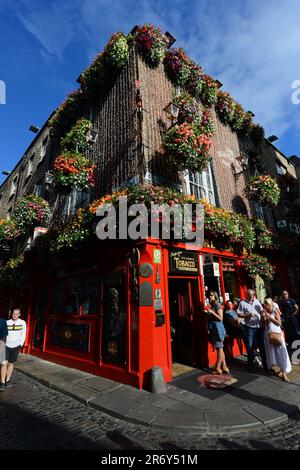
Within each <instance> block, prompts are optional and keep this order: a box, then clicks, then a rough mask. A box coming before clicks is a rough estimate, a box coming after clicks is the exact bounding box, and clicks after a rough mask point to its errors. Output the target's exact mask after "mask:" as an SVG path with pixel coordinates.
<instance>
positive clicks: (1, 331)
mask: <svg viewBox="0 0 300 470" xmlns="http://www.w3.org/2000/svg"><path fill="white" fill-rule="evenodd" d="M7 335H8V330H7V324H6V320H5V319H4V318H0V367H1V384H0V391H3V390H5V375H6V366H5V364H6V347H5V343H6V337H7ZM4 374H5V375H4ZM2 378H3V382H4V386H2Z"/></svg>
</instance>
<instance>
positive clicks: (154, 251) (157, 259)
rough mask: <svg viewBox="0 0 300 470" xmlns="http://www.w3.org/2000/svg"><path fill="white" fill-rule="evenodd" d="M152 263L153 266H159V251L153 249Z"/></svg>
mask: <svg viewBox="0 0 300 470" xmlns="http://www.w3.org/2000/svg"><path fill="white" fill-rule="evenodd" d="M153 261H154V263H155V264H161V251H160V250H157V249H154V250H153Z"/></svg>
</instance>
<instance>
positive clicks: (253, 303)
mask: <svg viewBox="0 0 300 470" xmlns="http://www.w3.org/2000/svg"><path fill="white" fill-rule="evenodd" d="M262 310H263V308H262V305H261V303H260V302H259V300H257V299H256V298H255V292H254V291H253V290H252V289H248V290H247V297H246V299H244V300H241V302H240V303H239V306H238V310H237V313H238V316H239V317H240V318H242V319H243V320H244V323H245V330H244V334H245V345H246V349H247V356H248V371H249V372H253V366H254V359H255V355H256V353H255V350H256V348H257V347H258V348H259V353H260V357H261V360H262V365H263V367H264V369H265V370H268V367H267V363H266V355H265V346H264V331H263V329H262V328H261V312H262Z"/></svg>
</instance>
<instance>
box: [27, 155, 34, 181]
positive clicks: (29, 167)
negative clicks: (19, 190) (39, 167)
mask: <svg viewBox="0 0 300 470" xmlns="http://www.w3.org/2000/svg"><path fill="white" fill-rule="evenodd" d="M34 155H35V154H34V153H33V154H32V155H31V157H30V158H29V159H28V163H27V167H26V173H25V181H26V180H27V179H28V178H29V177H30V176H31V175H32V173H33V161H34Z"/></svg>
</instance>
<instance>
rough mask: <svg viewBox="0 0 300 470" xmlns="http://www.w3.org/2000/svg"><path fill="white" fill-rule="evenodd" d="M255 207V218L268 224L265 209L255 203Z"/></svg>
mask: <svg viewBox="0 0 300 470" xmlns="http://www.w3.org/2000/svg"><path fill="white" fill-rule="evenodd" d="M253 207H254V214H255V217H256V218H257V219H260V220H262V221H263V222H267V221H266V216H265V212H264V208H263V207H262V206H261V205H260V204H259V203H258V202H253Z"/></svg>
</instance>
